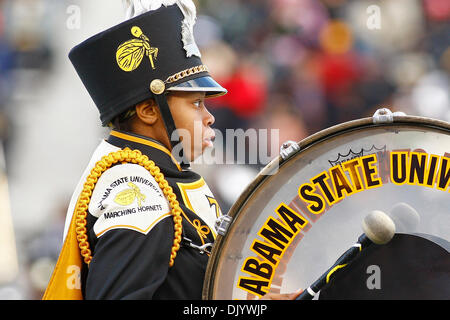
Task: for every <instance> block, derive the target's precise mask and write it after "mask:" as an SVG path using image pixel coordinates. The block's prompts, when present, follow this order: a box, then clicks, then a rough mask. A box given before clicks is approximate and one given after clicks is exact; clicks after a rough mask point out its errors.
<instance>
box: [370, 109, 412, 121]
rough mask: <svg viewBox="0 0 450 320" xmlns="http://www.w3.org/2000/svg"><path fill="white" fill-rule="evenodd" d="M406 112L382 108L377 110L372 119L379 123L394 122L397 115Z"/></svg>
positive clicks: (403, 114) (402, 114)
mask: <svg viewBox="0 0 450 320" xmlns="http://www.w3.org/2000/svg"><path fill="white" fill-rule="evenodd" d="M405 115H406V114H405V113H404V112H392V111H391V110H389V109H388V108H381V109H378V110H377V111H375V113H374V114H373V117H372V121H373V123H374V124H377V123H392V122H394V117H396V116H405Z"/></svg>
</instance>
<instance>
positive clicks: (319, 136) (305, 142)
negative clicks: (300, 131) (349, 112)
mask: <svg viewBox="0 0 450 320" xmlns="http://www.w3.org/2000/svg"><path fill="white" fill-rule="evenodd" d="M412 124H416V125H417V124H420V125H425V127H430V128H434V129H438V130H444V131H446V130H447V131H449V134H450V122H447V121H444V120H439V119H434V118H427V117H420V116H405V115H400V116H394V117H393V121H392V122H389V123H386V122H383V123H374V118H373V117H369V118H362V119H356V120H351V121H347V122H343V123H340V124H337V125H334V126H331V127H329V128H326V129H323V130H320V131H318V132H316V133H313V134H311V135H310V136H308V137H306V138H304V139H302V140H300V141H299V142H297V144H298V145H299V147H300V149H299V150H297V151H295V152H294V153H293V154H292V155H290V156H289V158H286V159H282V158H281V156H280V155H278V156H277V157H276V158H274V159H273V160H272V161H271V162H270V163H269V164H267V165H266V166H265V167H264V168H263V169H262V170H261V171H260V172H259V173H258V174H257V175H256V177H255V178H254V179H253V181H252V182H251V183H250V184H248V185H247V187H246V188H245V189H244V190H243V192H242V193H241V195H240V196H239V198H238V199H237V200H236V201H235V203H234V204H233V205H232V206H231V208H230V209H229V211H228V213H227V215H229V216H230V217H232V218H233V219H232V221H231V224H230V226H229V228H231V227H232V224H233V223H234V221H235V217H236V215H237V213H238V212H239V209H240V208H242V207H243V205H244V204H245V203H246V202H247V200H248V199H249V196H250V195H251V194H252V192H253V191H254V190H255V189H256V188H257V187H258V186H259V185H260V184H261V183H262V182H263V181H264V180H265V179H267V178H268V177H270V175H269V173H270V172H271V171H272V170H273V168H274V166H277V167H281V166H282V165H283V164H284V163H286V162H288V160H289V159H290V158H292V157H294V156H296V155H298V154H299V153H302V152H303V151H305V149H306V148H308V147H309V146H312V145H315V144H317V143H320V142H321V141H323V140H325V139H327V138H329V137H331V136H334V135H336V134H344V133H347V132H349V131H353V130H355V129H361V128H364V127H368V128H369V127H370V128H376V127H392V126H395V125H412ZM228 233H229V232H228V231H227V232H226V234H225V235H224V236H222V235H219V234H218V235H217V237H216V239H215V242H214V246H213V248H212V251H211V255H210V257H209V260H208V265H207V268H206V272H205V278H204V282H203V291H202V299H203V300H208V299H209V296H210V295H211V294H212V287H213V286H212V285H211V284H212V281H209V280H210V278H211V276H212V275H214V274H215V270H216V266H217V263H218V261H217V260H218V259H217V256H218V253H219V252H218V249H217V248H218V247H221V244H222V243H223V242H224V241H225V240H226V238H227V236H228Z"/></svg>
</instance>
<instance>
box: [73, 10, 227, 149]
mask: <svg viewBox="0 0 450 320" xmlns="http://www.w3.org/2000/svg"><path fill="white" fill-rule="evenodd" d="M182 9H183V10H185V9H184V8H183V7H182V5H180V4H179V3H176V4H173V5H169V6H164V5H162V6H161V7H159V8H158V9H157V10H152V11H148V12H145V13H143V14H140V15H138V16H136V17H134V18H131V19H129V20H126V21H124V22H122V23H120V24H118V25H116V26H114V27H112V28H110V29H107V30H105V31H103V32H100V33H99V34H97V35H94V36H92V37H91V38H89V39H87V40H85V41H84V42H82V43H80V44H79V45H77V46H75V47H74V48H73V49H72V50H71V51H70V53H69V59H70V60H71V62H72V64H73V66H74V67H75V70H76V72H77V73H78V75H79V77H80V79H81V81H82V82H83V84H84V86H85V87H86V89H87V91H88V93H89V95H90V96H91V98H92V99H93V101H94V103H95V104H96V106H97V108H98V110H99V112H100V120H101V122H102V125H103V126H106V125H108V124H109V123H110V122H111V120H112V119H113V118H114V117H116V116H117V115H119V114H121V113H122V112H124V111H125V110H127V109H128V108H130V107H132V106H134V105H136V104H137V103H140V102H142V101H145V100H147V99H150V98H154V99H155V101H156V102H157V103H158V106H159V108H160V111H161V114H162V116H163V120H164V123H165V125H166V129H167V133H168V136H169V138H171V140H172V146H173V145H174V142H177V141H178V140H179V137H178V136H177V134H176V133H175V134H174V131H175V125H174V122H173V118H172V116H171V114H170V110H169V108H168V105H167V99H166V97H165V94H164V93H166V92H168V91H203V92H205V93H206V97H213V96H220V95H223V94H225V93H226V92H227V91H226V89H224V88H223V87H222V86H220V85H219V84H218V83H217V82H216V81H215V80H214V79H213V78H212V77H211V76H210V74H209V72H208V69H207V67H206V66H205V65H204V64H203V63H202V61H201V58H200V52H199V51H198V48H197V45H196V44H195V42H194V39H193V35H192V27H193V23H191V24H190V25H189V24H188V23H187V22H186V20H187V17H186V15H185V12H184V11H182ZM189 27H190V28H189ZM189 29H190V30H189ZM186 39H187V40H186Z"/></svg>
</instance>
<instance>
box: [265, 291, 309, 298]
mask: <svg viewBox="0 0 450 320" xmlns="http://www.w3.org/2000/svg"><path fill="white" fill-rule="evenodd" d="M302 292H303V290H302V289H299V290H297V291H295V292H293V293H270V292H269V293H267V294H265V295H264V296H262V297H261V299H260V300H295V299H296V298H297V297H298V296H299V295H300V293H302Z"/></svg>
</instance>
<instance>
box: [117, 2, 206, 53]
mask: <svg viewBox="0 0 450 320" xmlns="http://www.w3.org/2000/svg"><path fill="white" fill-rule="evenodd" d="M123 4H124V7H125V19H126V20H128V19H131V18H134V17H136V16H138V15H141V14H143V13H146V12H148V11H153V10H158V9H159V8H161V7H162V6H165V7H167V6H171V5H174V4H177V5H178V7H179V8H180V10H181V12H183V15H184V20H183V22H182V25H181V36H182V40H183V44H184V46H183V48H184V49H185V50H186V56H187V57H190V56H193V55H195V56H198V57H201V54H200V50H199V49H198V46H197V44H196V43H195V39H194V24H195V20H196V17H197V10H196V8H195V4H194V3H193V2H192V0H123Z"/></svg>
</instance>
